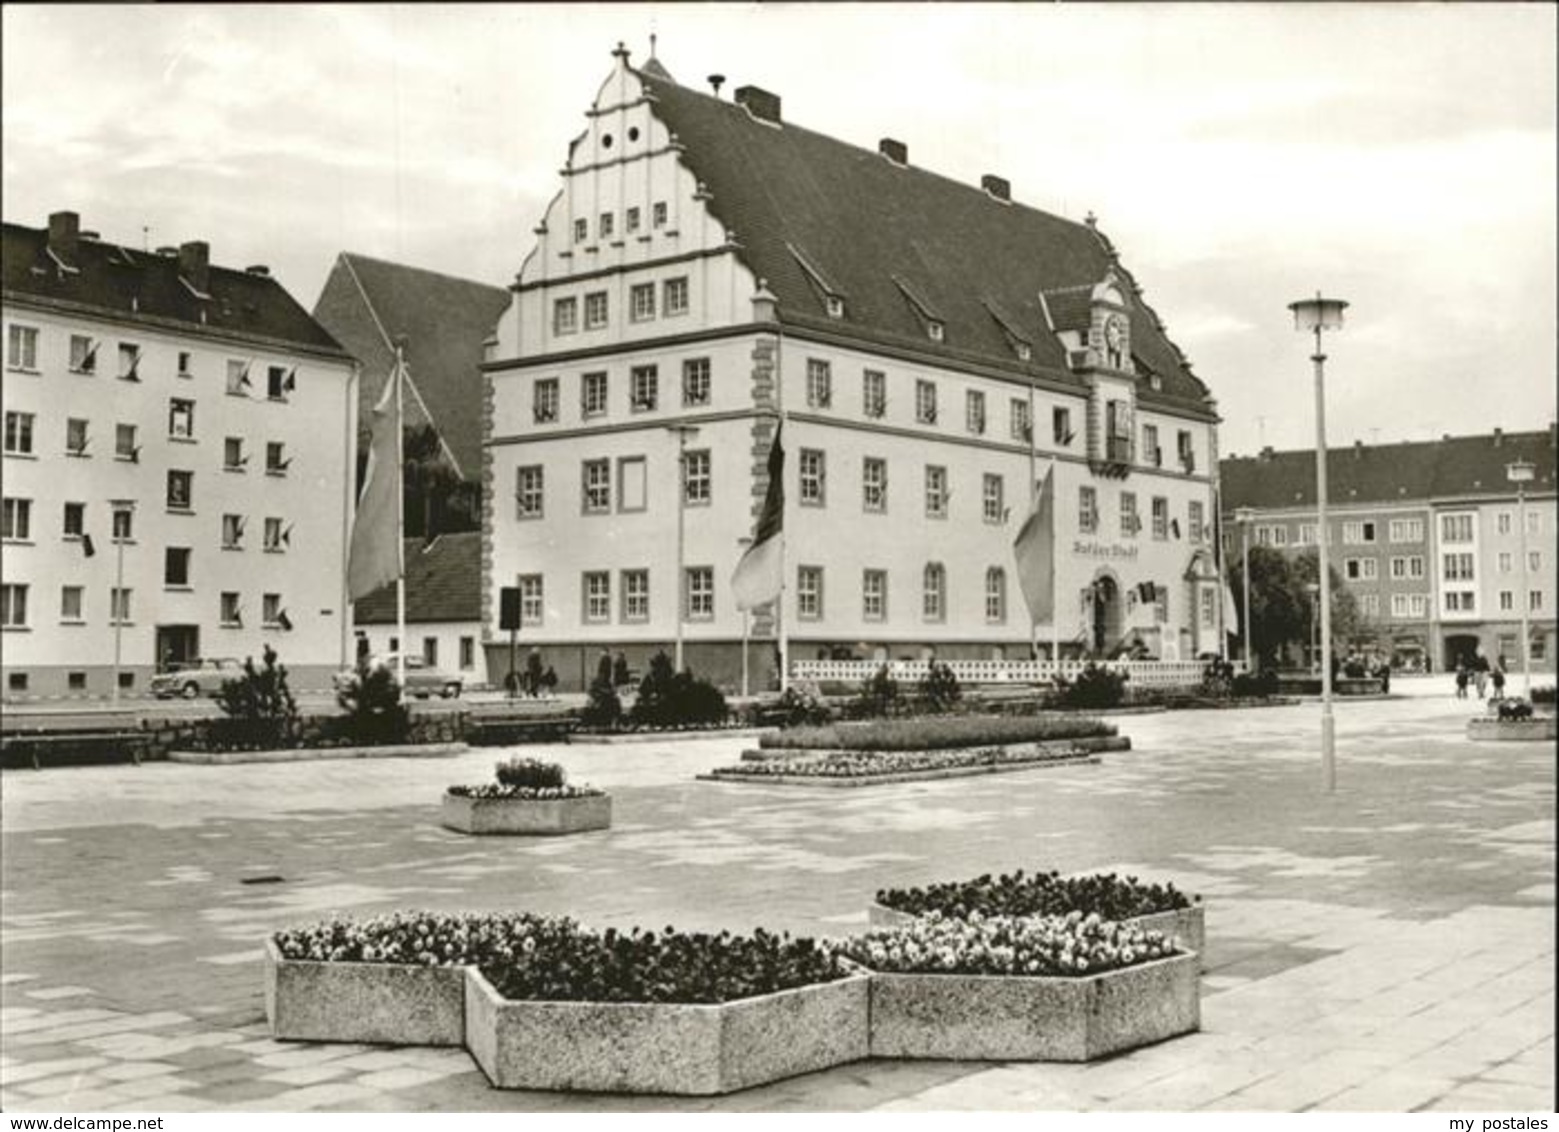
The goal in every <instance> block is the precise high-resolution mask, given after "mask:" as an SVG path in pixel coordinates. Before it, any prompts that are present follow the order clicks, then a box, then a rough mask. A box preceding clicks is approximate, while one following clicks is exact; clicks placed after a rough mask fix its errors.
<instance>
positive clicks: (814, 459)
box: [796, 448, 827, 507]
mask: <svg viewBox="0 0 1559 1132" xmlns="http://www.w3.org/2000/svg"><path fill="white" fill-rule="evenodd" d="M826 461H827V457H826V456H824V455H823V453H822V452H821V451H819V450H818V449H816V448H803V449H801V451H800V452H798V453H797V455H796V469H797V474H798V476H799V481H798V485H797V495H798V496H799V497H800V499H801V505H802V506H803V507H822V506H823V505H824V503H825V502H826V497H825V496H824V494H823V477H824V472H825V469H826Z"/></svg>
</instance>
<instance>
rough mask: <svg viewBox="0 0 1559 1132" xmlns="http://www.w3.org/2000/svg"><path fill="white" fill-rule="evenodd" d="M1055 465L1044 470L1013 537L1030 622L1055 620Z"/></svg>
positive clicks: (1014, 552)
mask: <svg viewBox="0 0 1559 1132" xmlns="http://www.w3.org/2000/svg"><path fill="white" fill-rule="evenodd" d="M1054 481H1055V466H1054V465H1052V466H1051V467H1050V468H1049V469H1048V470H1047V471H1046V472H1045V478H1044V480H1043V481H1042V482H1041V483H1040V485H1039V492H1038V493H1037V494H1036V495H1035V496H1034V508H1033V510H1031V511H1030V512H1029V517H1028V518H1027V519H1026V520H1025V521H1024V523H1023V529H1022V530H1020V531H1018V537H1017V538H1016V539H1014V540H1013V543H1012V553H1013V556H1014V557H1015V558H1016V559H1017V561H1018V585H1019V586H1020V587H1021V588H1022V590H1023V601H1024V603H1025V604H1027V605H1028V607H1029V622H1030V624H1035V625H1037V624H1040V623H1041V622H1044V623H1049V622H1051V621H1054V620H1055V606H1056V562H1055V548H1056V532H1055V482H1054Z"/></svg>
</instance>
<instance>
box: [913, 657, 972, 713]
mask: <svg viewBox="0 0 1559 1132" xmlns="http://www.w3.org/2000/svg"><path fill="white" fill-rule="evenodd" d="M915 691H916V693H917V694H918V695H919V697H920V700H921V702H922V703H923V704H924V705H925V708H926V710H927V711H929V712H931V713H932V714H934V715H940V714H941V713H942V712H945V711H951V710H952V709H953V706H954V705H955V704H957V703H958V700H959V698H960V697H961V696H962V695H963V692H962V690H961V689H960V688H959V687H958V677H957V676H955V675H953V670H952V669H951V668H950V667H948V666H947V665H945V664H941V663H939V662H937V661H935V660H933V661H932V662H931V663H930V664H929V665H927V666H926V674H925V676H924V677H923V678H922V679H921V681H920V683H919V684H918V685H917V686H916V688H915Z"/></svg>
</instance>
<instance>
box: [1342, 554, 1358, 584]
mask: <svg viewBox="0 0 1559 1132" xmlns="http://www.w3.org/2000/svg"><path fill="white" fill-rule="evenodd" d="M1343 577H1345V578H1347V579H1348V580H1349V581H1350V582H1356V581H1358V580H1359V560H1358V559H1357V558H1350V559H1348V560H1347V561H1346V562H1344V563H1343Z"/></svg>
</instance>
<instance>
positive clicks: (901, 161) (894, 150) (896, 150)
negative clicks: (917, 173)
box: [877, 138, 909, 165]
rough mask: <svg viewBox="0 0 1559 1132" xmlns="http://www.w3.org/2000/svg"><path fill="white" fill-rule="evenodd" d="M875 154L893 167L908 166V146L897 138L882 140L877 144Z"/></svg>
mask: <svg viewBox="0 0 1559 1132" xmlns="http://www.w3.org/2000/svg"><path fill="white" fill-rule="evenodd" d="M877 152H878V153H880V154H882V155H883V156H884V157H886V158H887V159H888V160H889V161H891V162H893V164H895V165H908V164H909V146H907V145H905V144H904V143H903V142H901V141H899V140H898V139H897V138H883V139H882V140H881V141H879V142H878V143H877Z"/></svg>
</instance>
